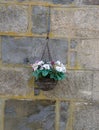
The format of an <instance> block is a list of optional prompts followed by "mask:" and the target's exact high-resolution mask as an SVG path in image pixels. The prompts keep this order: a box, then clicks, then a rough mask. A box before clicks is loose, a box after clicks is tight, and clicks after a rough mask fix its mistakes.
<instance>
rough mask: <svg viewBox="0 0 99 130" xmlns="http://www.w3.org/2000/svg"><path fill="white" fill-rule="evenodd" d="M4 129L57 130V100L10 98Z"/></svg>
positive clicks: (7, 103)
mask: <svg viewBox="0 0 99 130" xmlns="http://www.w3.org/2000/svg"><path fill="white" fill-rule="evenodd" d="M4 124H5V129H4V130H11V129H13V130H40V129H43V130H55V128H54V127H55V102H54V101H49V100H47V101H46V100H44V101H40V100H38V101H29V100H28V101H26V100H23V101H21V100H8V101H6V104H5V123H4Z"/></svg>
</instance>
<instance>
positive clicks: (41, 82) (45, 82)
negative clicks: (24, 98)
mask: <svg viewBox="0 0 99 130" xmlns="http://www.w3.org/2000/svg"><path fill="white" fill-rule="evenodd" d="M57 82H58V81H57V80H54V79H51V78H49V77H42V78H39V79H38V80H35V83H36V84H37V85H38V88H39V89H41V90H43V91H49V90H52V89H54V87H55V86H56V84H57Z"/></svg>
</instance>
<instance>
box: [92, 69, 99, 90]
mask: <svg viewBox="0 0 99 130" xmlns="http://www.w3.org/2000/svg"><path fill="white" fill-rule="evenodd" d="M93 91H95V92H97V91H98V92H99V71H95V72H94V79H93Z"/></svg>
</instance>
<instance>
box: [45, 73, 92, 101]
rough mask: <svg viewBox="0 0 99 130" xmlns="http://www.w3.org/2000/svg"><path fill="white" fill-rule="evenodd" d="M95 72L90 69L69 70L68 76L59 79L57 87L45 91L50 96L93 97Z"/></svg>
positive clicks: (89, 98)
mask: <svg viewBox="0 0 99 130" xmlns="http://www.w3.org/2000/svg"><path fill="white" fill-rule="evenodd" d="M92 80H93V73H92V72H90V71H68V74H67V78H66V79H65V80H62V81H59V82H58V84H57V86H55V89H54V90H52V91H49V92H44V95H46V96H47V97H50V98H61V99H62V98H68V99H87V100H91V99H92V85H93V81H92Z"/></svg>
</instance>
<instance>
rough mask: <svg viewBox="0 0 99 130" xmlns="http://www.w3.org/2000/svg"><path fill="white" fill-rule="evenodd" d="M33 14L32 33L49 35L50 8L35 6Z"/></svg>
mask: <svg viewBox="0 0 99 130" xmlns="http://www.w3.org/2000/svg"><path fill="white" fill-rule="evenodd" d="M32 14H33V15H32V22H33V23H32V32H33V33H39V34H44V33H47V23H48V8H47V7H43V6H33V10H32Z"/></svg>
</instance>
